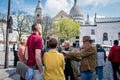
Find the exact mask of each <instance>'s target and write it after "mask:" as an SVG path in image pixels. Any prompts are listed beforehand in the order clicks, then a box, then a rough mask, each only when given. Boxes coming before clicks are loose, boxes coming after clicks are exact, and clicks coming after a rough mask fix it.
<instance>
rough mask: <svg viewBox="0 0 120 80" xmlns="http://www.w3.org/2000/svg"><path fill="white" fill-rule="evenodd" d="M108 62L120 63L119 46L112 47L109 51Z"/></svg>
mask: <svg viewBox="0 0 120 80" xmlns="http://www.w3.org/2000/svg"><path fill="white" fill-rule="evenodd" d="M108 60H109V61H111V62H120V46H118V45H114V46H113V47H112V48H111V49H110V52H109V55H108Z"/></svg>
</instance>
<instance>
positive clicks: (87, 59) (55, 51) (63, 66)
mask: <svg viewBox="0 0 120 80" xmlns="http://www.w3.org/2000/svg"><path fill="white" fill-rule="evenodd" d="M82 42H83V45H82V46H81V47H80V49H79V48H78V45H77V44H76V43H73V44H72V45H71V44H70V42H69V41H68V40H65V41H64V42H63V44H62V45H61V46H58V41H57V40H56V39H55V38H51V39H49V41H48V46H49V49H47V50H46V49H45V47H43V44H42V26H41V25H40V24H37V23H35V24H33V25H32V34H31V35H30V36H29V37H28V38H27V39H26V38H21V41H20V45H19V47H18V48H17V47H16V45H14V67H16V65H17V61H24V62H25V63H26V64H27V65H28V66H29V67H32V68H33V67H34V75H33V76H32V77H31V78H26V79H23V78H22V77H21V80H79V77H80V76H81V77H82V80H92V78H93V73H94V72H96V74H97V75H98V77H97V78H98V80H103V68H104V66H105V63H106V59H107V57H106V52H105V50H104V49H103V48H102V46H101V45H100V44H92V40H91V37H90V36H83V40H82ZM118 44H119V43H118V40H115V41H114V46H113V47H112V48H111V49H110V52H109V55H108V60H109V61H110V62H111V63H112V68H113V77H114V80H118V75H120V46H119V45H118Z"/></svg>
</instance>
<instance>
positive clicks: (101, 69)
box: [96, 66, 103, 80]
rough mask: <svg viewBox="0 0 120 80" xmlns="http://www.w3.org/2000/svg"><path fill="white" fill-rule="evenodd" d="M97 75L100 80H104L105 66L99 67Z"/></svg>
mask: <svg viewBox="0 0 120 80" xmlns="http://www.w3.org/2000/svg"><path fill="white" fill-rule="evenodd" d="M96 73H97V75H98V80H102V79H103V66H97V67H96Z"/></svg>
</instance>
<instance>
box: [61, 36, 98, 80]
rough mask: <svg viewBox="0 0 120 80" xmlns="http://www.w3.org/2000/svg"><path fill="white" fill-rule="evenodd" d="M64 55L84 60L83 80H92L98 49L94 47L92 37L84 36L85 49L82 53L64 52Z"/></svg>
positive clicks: (82, 67) (82, 61)
mask: <svg viewBox="0 0 120 80" xmlns="http://www.w3.org/2000/svg"><path fill="white" fill-rule="evenodd" d="M62 53H63V54H64V55H67V56H69V57H72V58H82V60H81V71H82V73H81V76H82V77H83V80H92V76H93V72H94V71H95V67H96V54H97V52H96V47H95V46H94V45H92V40H91V37H90V36H83V47H82V48H81V51H80V52H74V51H62Z"/></svg>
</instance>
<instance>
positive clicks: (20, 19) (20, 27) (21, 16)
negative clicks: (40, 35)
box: [13, 11, 33, 41]
mask: <svg viewBox="0 0 120 80" xmlns="http://www.w3.org/2000/svg"><path fill="white" fill-rule="evenodd" d="M13 18H14V19H13V21H14V24H13V25H14V30H15V31H17V32H18V41H20V39H21V37H22V35H23V34H30V33H31V25H32V23H33V16H31V15H27V13H25V12H23V11H18V12H15V13H14V14H13Z"/></svg>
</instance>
